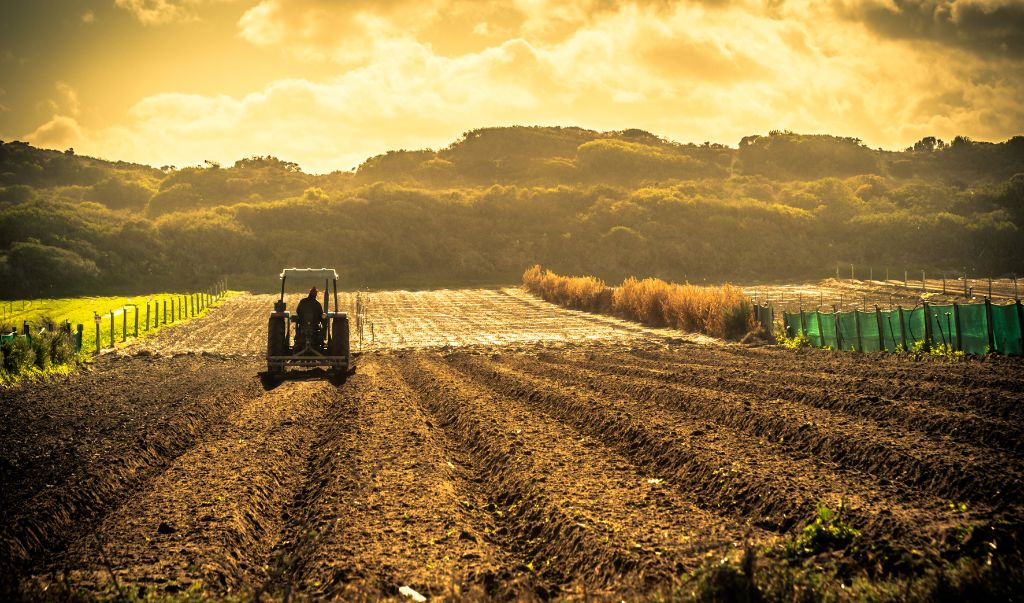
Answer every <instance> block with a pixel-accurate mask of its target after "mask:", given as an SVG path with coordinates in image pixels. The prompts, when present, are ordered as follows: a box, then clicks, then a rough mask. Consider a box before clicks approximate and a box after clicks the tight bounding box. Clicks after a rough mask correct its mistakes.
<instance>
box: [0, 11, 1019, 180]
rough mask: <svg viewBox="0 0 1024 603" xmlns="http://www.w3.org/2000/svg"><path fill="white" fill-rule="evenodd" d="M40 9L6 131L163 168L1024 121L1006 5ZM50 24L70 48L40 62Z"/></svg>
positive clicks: (17, 61) (870, 134) (994, 135)
mask: <svg viewBox="0 0 1024 603" xmlns="http://www.w3.org/2000/svg"><path fill="white" fill-rule="evenodd" d="M11 4H13V3H11ZM19 4H20V3H19ZM23 4H24V5H23V6H22V7H11V6H5V7H4V8H2V9H0V11H3V13H4V14H3V17H4V19H3V21H4V22H5V23H8V25H6V26H4V27H5V29H4V30H3V32H2V33H5V34H8V33H10V34H11V35H5V36H3V40H4V41H2V42H0V73H2V75H3V79H2V80H0V138H2V139H4V140H11V139H24V140H28V141H29V142H31V143H33V144H37V145H41V146H45V147H52V148H66V147H74V148H75V149H76V151H78V152H79V153H83V154H89V155H96V156H100V157H105V158H111V159H125V160H131V161H137V162H143V163H148V164H152V165H157V166H160V165H165V164H173V165H177V166H183V165H195V164H198V163H201V162H202V161H203V160H206V159H209V160H216V161H221V162H231V161H234V160H235V159H238V158H240V157H245V156H251V155H264V154H272V155H275V156H279V157H282V158H284V159H288V160H290V161H295V162H298V163H299V164H300V165H301V166H302V167H303V168H304V169H306V170H311V171H317V172H326V171H331V170H335V169H348V168H351V167H354V166H355V165H358V164H359V163H360V162H361V161H362V160H363V159H365V158H366V157H368V156H370V155H374V154H377V153H381V152H384V151H387V150H389V149H399V148H422V147H437V146H438V145H444V144H447V143H448V142H450V141H452V140H454V139H456V138H457V137H458V136H459V134H461V133H462V132H463V131H466V130H469V129H472V128H477V127H484V126H495V125H511V124H524V125H534V124H539V125H564V126H568V125H576V126H582V127H585V128H592V129H598V130H612V129H624V128H632V127H635V128H642V129H645V130H649V131H651V132H654V133H657V134H659V135H662V136H666V137H669V138H672V139H675V140H678V141H681V142H691V141H692V142H703V141H705V140H709V141H714V142H721V143H725V144H730V145H735V144H736V143H737V142H738V141H739V139H740V138H741V137H743V136H745V135H748V134H756V133H765V132H767V131H768V130H773V129H788V130H793V131H797V132H804V133H830V134H837V135H848V136H856V137H859V138H862V139H863V140H864V141H865V142H866V143H867V144H869V145H871V146H882V147H887V148H902V147H905V146H907V145H909V144H911V143H912V142H913V141H915V140H917V139H919V138H921V137H922V136H926V135H936V136H939V137H941V138H946V139H951V138H952V137H953V136H955V135H958V134H961V135H966V136H970V137H972V138H977V139H986V140H1003V139H1006V138H1008V137H1010V136H1012V135H1015V134H1019V133H1020V131H1021V129H1022V128H1021V126H1022V124H1024V109H1022V102H1021V99H1022V98H1024V69H1022V62H1024V48H1022V45H1024V42H1022V41H1021V40H1022V36H1020V33H1021V24H1022V23H1024V8H1022V7H1021V5H1020V3H1016V2H1010V1H1008V0H929V1H925V0H919V1H914V0H900V1H896V0H836V1H832V2H813V1H811V0H790V1H775V2H755V1H753V0H747V1H736V2H728V1H725V0H720V1H712V0H705V1H697V0H691V1H681V2H672V1H669V0H640V1H635V2H622V3H620V2H610V1H607V0H575V1H561V0H500V1H496V2H469V1H456V0H428V1H420V0H379V1H370V0H350V1H347V2H337V1H334V0H260V1H258V2H257V1H253V0H248V1H246V0H113V1H112V2H90V3H84V4H87V5H88V6H87V7H83V3H81V2H75V1H71V0H62V1H59V2H55V3H54V4H55V5H57V6H61V7H63V8H62V9H57V10H49V9H48V10H46V11H42V10H40V9H38V8H36V9H33V8H32V3H23ZM62 11H63V12H66V13H67V14H66V15H65V14H59V13H61V12H62ZM44 12H45V13H47V15H42V14H39V13H44ZM8 13H9V14H8ZM25 13H32V14H25ZM50 13H54V14H52V15H50ZM48 19H52V20H59V21H60V22H61V23H62V25H61V27H62V28H64V29H65V30H67V32H68V33H67V38H66V39H68V40H69V41H68V42H67V43H66V44H64V45H63V46H61V47H60V48H55V49H52V50H49V51H46V52H44V51H41V50H38V49H37V45H36V44H33V43H30V41H31V39H32V36H33V35H35V36H39V35H43V34H42V33H41V32H42V31H45V30H43V29H38V30H37V31H35V32H33V31H32V27H36V28H45V27H47V24H48ZM26 24H27V25H26ZM19 27H20V28H22V29H25V28H27V29H25V33H23V34H22V35H21V36H20V37H19V36H18V35H15V34H17V32H16V31H14V30H15V28H19ZM8 30H10V31H8ZM19 31H20V30H19Z"/></svg>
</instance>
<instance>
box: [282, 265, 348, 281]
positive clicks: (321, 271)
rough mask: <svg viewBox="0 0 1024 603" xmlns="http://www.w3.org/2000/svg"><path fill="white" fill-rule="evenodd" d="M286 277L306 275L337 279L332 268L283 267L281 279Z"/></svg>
mask: <svg viewBox="0 0 1024 603" xmlns="http://www.w3.org/2000/svg"><path fill="white" fill-rule="evenodd" d="M288 277H308V278H317V279H320V278H323V279H333V280H338V273H337V272H335V270H334V269H333V268H285V269H284V270H282V271H281V279H282V280H284V279H286V278H288Z"/></svg>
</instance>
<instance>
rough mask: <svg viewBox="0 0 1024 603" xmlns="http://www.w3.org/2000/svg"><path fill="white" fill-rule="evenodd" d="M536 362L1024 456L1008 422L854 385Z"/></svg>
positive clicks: (762, 374)
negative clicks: (781, 404)
mask: <svg viewBox="0 0 1024 603" xmlns="http://www.w3.org/2000/svg"><path fill="white" fill-rule="evenodd" d="M538 358H539V359H541V360H543V361H545V362H547V363H549V364H553V365H556V366H563V365H572V366H584V365H589V366H591V367H593V368H594V369H595V370H599V371H601V372H603V373H610V374H614V375H621V376H624V377H634V378H639V379H644V380H650V381H656V382H662V383H670V384H683V385H687V386H696V387H702V388H707V389H713V390H717V391H721V392H726V393H743V394H748V395H755V396H758V397H759V398H760V399H773V398H783V399H787V400H791V401H793V402H799V403H801V404H805V405H808V406H811V407H814V408H820V409H822V410H827V411H837V412H841V413H844V414H846V415H849V416H851V417H861V418H867V419H872V420H874V421H877V422H878V424H879V425H882V426H890V425H892V426H898V427H902V428H904V429H909V430H913V431H917V432H921V433H925V434H931V435H939V436H949V437H950V438H952V439H953V440H955V441H957V442H961V443H964V444H971V445H975V446H983V447H991V448H998V449H1001V451H1002V452H1004V453H1005V452H1008V453H1012V454H1015V455H1017V454H1019V453H1021V452H1024V429H1022V428H1021V426H1019V425H1018V424H1017V423H1015V422H1013V421H1007V420H1003V419H993V418H989V417H984V416H979V415H977V414H975V413H973V412H952V411H949V410H946V409H944V408H941V407H937V406H936V405H935V404H934V402H929V401H926V400H920V399H912V398H905V397H902V396H900V394H895V395H896V396H899V399H894V398H881V397H879V396H876V395H868V394H863V393H860V392H859V391H857V389H856V388H855V387H847V386H845V385H836V384H834V383H830V382H829V381H828V380H825V379H818V378H812V377H807V376H804V375H800V374H797V375H790V374H787V378H786V380H785V381H779V380H778V379H777V378H776V377H775V374H774V373H773V372H772V371H770V370H768V367H767V366H764V367H757V366H755V367H751V366H747V367H744V368H739V367H724V366H717V367H708V368H700V369H698V368H696V367H691V366H681V365H676V366H675V367H673V368H672V369H668V368H667V367H665V364H664V363H661V365H660V367H661V368H657V367H658V366H659V365H658V364H657V363H654V362H651V363H649V364H648V363H641V362H633V360H635V357H626V356H624V355H618V354H608V355H607V356H601V355H597V354H591V355H588V356H585V357H584V356H580V355H569V354H541V355H539V356H538Z"/></svg>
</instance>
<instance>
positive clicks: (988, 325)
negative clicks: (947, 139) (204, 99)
mask: <svg viewBox="0 0 1024 603" xmlns="http://www.w3.org/2000/svg"><path fill="white" fill-rule="evenodd" d="M989 282H991V279H990V280H989ZM985 330H986V331H987V332H988V353H989V354H993V353H995V351H996V334H995V329H994V328H993V327H992V299H991V298H988V297H986V298H985Z"/></svg>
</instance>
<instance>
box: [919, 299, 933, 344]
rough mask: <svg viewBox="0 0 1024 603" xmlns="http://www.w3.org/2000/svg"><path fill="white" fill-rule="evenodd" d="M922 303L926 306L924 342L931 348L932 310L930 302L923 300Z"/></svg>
mask: <svg viewBox="0 0 1024 603" xmlns="http://www.w3.org/2000/svg"><path fill="white" fill-rule="evenodd" d="M921 305H922V306H923V307H924V343H925V345H926V346H928V348H929V349H931V347H932V341H933V338H932V311H931V308H929V307H928V302H922V303H921Z"/></svg>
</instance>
